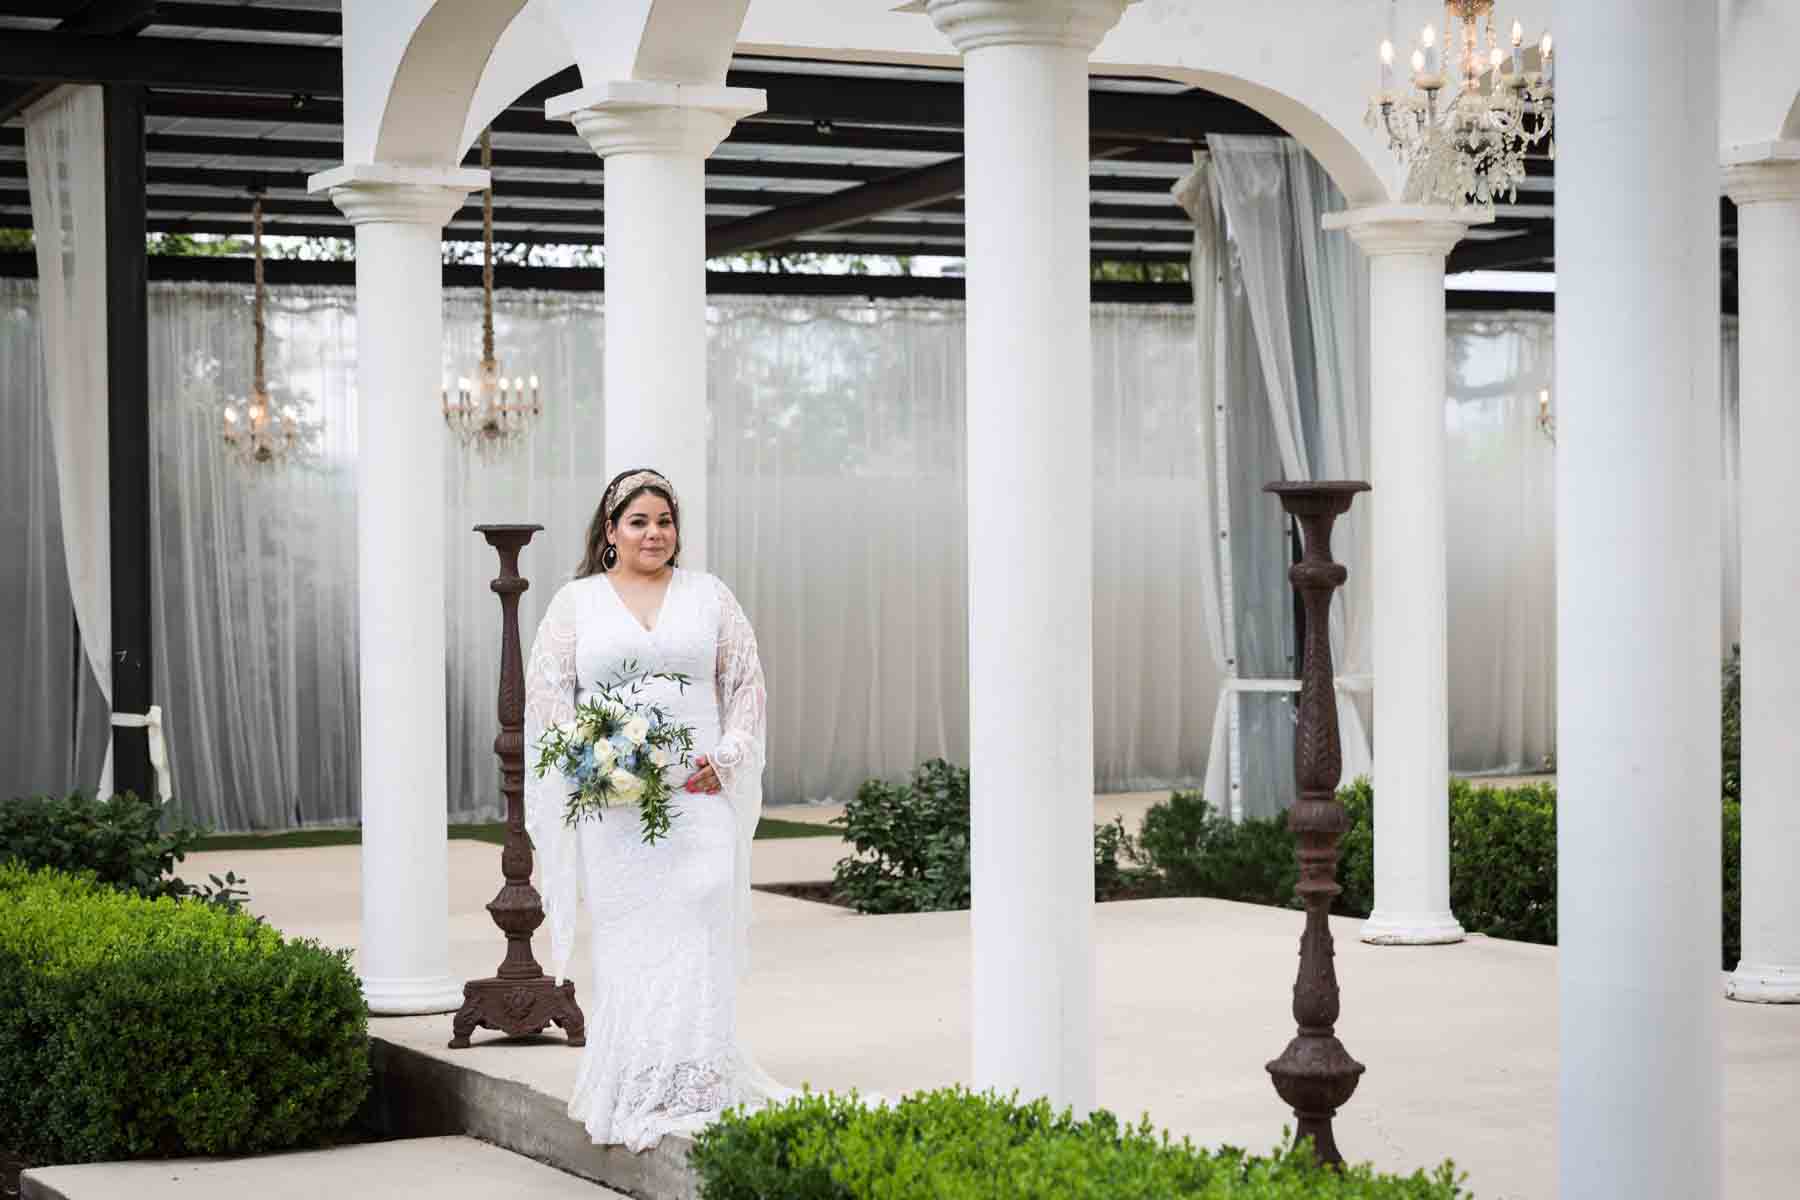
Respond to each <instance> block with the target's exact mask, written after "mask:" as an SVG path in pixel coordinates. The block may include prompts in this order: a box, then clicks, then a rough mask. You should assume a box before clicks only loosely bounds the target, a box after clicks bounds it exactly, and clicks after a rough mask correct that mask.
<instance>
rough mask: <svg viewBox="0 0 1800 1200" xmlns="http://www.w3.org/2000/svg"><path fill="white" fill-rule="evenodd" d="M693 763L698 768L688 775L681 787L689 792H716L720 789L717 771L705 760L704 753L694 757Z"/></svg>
mask: <svg viewBox="0 0 1800 1200" xmlns="http://www.w3.org/2000/svg"><path fill="white" fill-rule="evenodd" d="M694 765H695V766H696V767H698V768H700V769H699V770H697V771H695V772H694V773H693V774H692V775H690V776H688V781H687V782H686V783H684V784H682V785H681V786H682V789H683V790H684V791H689V792H709V793H716V792H718V791H719V790H720V786H719V773H718V772H717V771H715V770H713V765H712V763H711V762H709V761H707V757H706V755H704V754H702V755H701V756H700V757H698V758H696V759H695V760H694Z"/></svg>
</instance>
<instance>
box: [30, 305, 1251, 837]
mask: <svg viewBox="0 0 1800 1200" xmlns="http://www.w3.org/2000/svg"><path fill="white" fill-rule="evenodd" d="M35 291H36V289H35V287H34V285H32V284H30V283H26V282H20V283H18V284H15V285H11V288H10V293H9V294H10V295H11V297H12V298H13V299H14V300H15V302H16V303H18V304H19V305H20V306H21V307H26V308H28V307H30V304H31V300H32V298H33V296H34V295H35ZM150 300H151V303H150V339H151V374H152V388H151V403H152V406H153V412H152V441H153V446H154V454H155V457H154V460H153V464H152V486H153V488H154V491H155V495H156V497H157V500H156V508H155V510H154V512H153V517H152V536H153V538H154V540H155V552H156V558H157V562H158V565H159V567H160V571H159V575H158V583H157V589H156V597H155V611H154V614H153V633H154V639H155V641H154V646H153V652H154V654H155V655H156V661H157V671H158V678H159V680H160V681H161V682H160V683H159V691H160V692H162V694H163V695H164V696H165V697H166V698H167V707H168V708H169V710H170V727H171V728H172V729H173V730H174V731H175V737H174V738H173V739H172V745H171V753H172V757H173V769H174V774H175V778H176V780H177V782H178V784H179V788H178V795H177V803H178V805H179V806H180V807H181V808H182V809H183V810H184V811H185V812H186V813H188V814H189V815H191V816H193V817H196V818H198V819H200V820H204V821H206V822H209V823H211V824H213V825H215V826H217V827H219V828H223V829H269V828H288V827H293V826H297V825H321V824H347V823H352V822H354V821H355V820H356V817H357V812H358V801H357V795H356V788H357V767H356V764H357V756H358V754H359V749H360V748H359V746H358V742H357V737H358V734H357V730H358V718H357V711H356V703H357V697H356V685H355V679H356V605H355V599H354V598H355V586H356V580H355V574H356V560H355V537H356V533H355V496H354V491H353V478H354V471H353V463H354V456H355V454H356V446H355V442H354V430H355V420H354V415H355V404H356V396H355V393H354V379H355V371H354V367H355V362H354V357H355V344H356V339H355V330H354V319H355V311H354V305H353V300H352V294H351V292H350V291H349V289H343V288H287V287H284V288H273V289H271V290H270V302H269V316H268V325H269V350H268V353H269V377H270V381H271V386H272V388H273V390H274V391H275V392H276V395H277V398H278V399H279V400H280V401H282V402H284V403H294V404H296V405H298V406H302V407H310V408H311V409H313V410H315V411H316V412H317V413H318V415H319V417H320V419H321V422H322V425H323V430H324V433H323V439H322V441H321V443H320V444H319V446H318V447H317V450H316V452H314V453H313V454H311V455H309V456H307V458H306V459H305V460H304V461H302V462H300V463H298V464H294V465H290V466H289V467H286V468H284V469H282V470H277V471H265V470H254V469H247V468H245V467H242V466H240V465H238V464H236V463H234V462H232V461H230V460H229V459H228V458H227V456H226V455H225V454H224V452H223V447H222V443H221V439H220V437H219V429H220V415H219V414H220V409H221V407H222V406H223V405H224V404H225V403H226V402H227V400H229V399H230V398H231V397H232V396H233V395H234V394H237V393H240V392H241V391H242V388H243V384H244V381H245V380H246V379H248V377H249V373H250V363H249V353H250V328H251V325H250V289H249V288H248V287H243V286H230V285H194V284H182V285H158V286H156V287H154V288H153V289H152V291H151V297H150ZM479 311H480V310H479V299H478V294H476V293H451V294H449V296H448V297H447V312H446V322H445V327H446V355H445V358H446V362H445V369H446V372H447V373H449V374H451V375H454V374H456V373H458V372H466V370H467V369H468V367H469V364H470V363H472V362H473V360H474V356H475V355H476V353H477V352H478V351H477V345H478V344H477V337H478V322H479ZM602 311H603V304H602V298H601V297H599V296H582V295H567V294H563V295H529V294H503V295H502V296H501V297H500V304H499V306H498V312H497V322H498V332H499V339H500V345H501V356H502V360H503V365H504V366H505V368H506V369H507V370H508V371H509V372H517V373H520V374H524V373H528V372H535V373H536V374H538V375H539V377H540V378H541V379H542V380H543V382H544V393H545V411H544V415H543V417H542V418H541V420H540V421H539V423H538V424H537V426H536V428H535V430H534V431H533V433H532V435H531V437H530V438H529V439H528V441H527V442H526V444H525V445H524V446H522V447H521V448H520V450H519V452H518V453H516V454H515V455H513V456H511V457H507V458H503V459H501V460H498V461H493V462H489V461H484V460H481V459H478V458H475V457H473V456H471V455H470V454H468V453H467V452H465V451H463V450H461V449H459V448H457V447H455V446H454V445H453V444H451V443H450V442H449V440H448V435H446V438H445V440H444V441H443V442H439V443H434V444H431V445H424V446H421V447H419V452H420V453H441V454H447V455H450V456H451V458H450V470H449V472H448V480H447V485H446V491H445V495H444V496H442V497H421V498H420V504H419V519H420V520H421V521H430V520H441V521H444V522H445V525H446V529H447V533H448V537H449V546H450V554H451V556H452V561H451V568H450V580H451V591H450V602H449V606H448V611H447V612H446V613H445V615H444V620H445V621H446V622H447V623H448V624H447V629H448V635H449V637H448V643H449V646H450V655H449V660H448V662H447V663H446V666H445V670H446V671H447V673H448V680H449V694H450V701H449V712H448V720H449V723H450V751H449V753H450V786H451V795H450V797H449V801H448V807H449V811H450V813H451V816H452V817H453V818H455V819H469V818H477V817H490V816H493V815H496V814H497V813H498V811H499V794H498V777H497V767H496V763H495V760H494V756H493V748H492V747H493V735H494V721H495V713H494V706H495V691H496V685H497V670H498V652H499V637H498V634H499V604H498V601H497V600H496V598H495V597H494V595H493V593H492V592H491V591H490V590H489V587H488V583H489V581H490V580H491V579H492V578H493V575H494V572H495V569H496V559H495V556H494V554H493V551H492V550H491V549H490V548H489V547H488V546H487V545H486V543H485V542H484V541H483V540H482V539H481V538H480V536H479V535H477V534H476V533H474V532H473V529H472V527H473V526H475V525H476V524H480V523H488V522H517V521H524V522H535V523H539V524H542V525H544V526H546V528H545V530H544V531H543V532H542V533H540V534H538V535H537V537H536V539H535V540H534V541H533V543H532V545H531V546H530V547H529V548H528V549H527V550H526V551H525V554H524V556H523V558H522V560H521V567H522V569H523V570H524V572H525V573H526V575H527V576H528V577H529V578H530V579H531V580H532V588H531V590H530V591H529V592H527V593H526V594H525V596H524V599H523V603H522V604H521V621H522V624H523V625H524V627H525V629H526V631H527V635H529V632H530V630H531V629H533V628H535V625H536V622H537V620H538V618H539V616H540V615H541V613H542V611H543V608H544V606H545V605H546V604H547V603H548V601H549V598H550V596H551V595H552V594H553V593H554V591H555V590H556V587H557V586H558V585H559V584H560V583H561V582H562V581H564V580H566V579H567V578H568V577H569V576H570V575H571V574H572V572H573V570H574V567H575V564H576V562H577V560H578V559H579V557H580V552H581V546H582V539H583V535H584V534H585V531H586V526H587V522H588V520H589V518H590V516H591V515H592V511H593V505H594V504H595V503H596V502H597V500H598V497H599V494H600V491H601V490H602V488H603V487H604V484H605V479H604V477H603V473H602V468H601V464H603V463H604V461H605V458H604V453H603V446H602V441H601V439H602V436H603V431H602V428H601V414H602V412H603V404H602V398H601V394H600V381H601V353H602V346H603V342H602V337H603V331H602V327H601V315H602ZM711 320H712V328H713V334H712V351H711V353H712V355H713V369H712V375H713V379H714V387H713V396H712V446H713V462H712V467H711V470H712V473H713V479H712V502H711V503H712V512H711V519H712V522H713V528H714V530H715V534H714V545H715V547H716V551H715V558H714V563H713V569H714V570H715V571H717V573H718V574H720V575H721V576H722V577H723V578H725V579H726V581H727V582H728V583H730V584H731V586H732V587H733V588H734V589H735V590H736V591H737V593H738V595H739V597H740V599H741V600H742V601H743V603H744V604H745V607H746V609H747V610H748V611H749V614H750V616H751V618H752V620H753V621H754V622H755V623H756V625H757V629H758V633H759V635H760V637H761V640H762V652H763V658H764V664H765V668H766V670H767V673H768V677H769V684H770V695H771V701H772V707H771V721H770V725H771V738H772V747H773V749H772V750H771V767H770V774H769V777H768V780H767V786H768V790H769V794H770V795H771V797H774V798H779V799H783V800H802V799H810V800H822V799H826V798H837V799H842V798H844V797H845V796H847V795H848V794H849V793H850V792H851V791H853V790H854V788H855V787H856V786H857V785H858V784H860V783H861V782H862V781H863V780H864V779H865V778H867V777H869V776H872V775H887V776H894V775H900V774H903V773H905V772H907V771H909V770H910V769H911V768H912V767H913V766H914V765H915V764H916V763H917V762H918V761H919V760H921V759H923V758H926V757H930V756H933V755H945V756H948V757H951V758H954V759H961V760H965V761H966V757H967V717H968V712H967V696H966V678H967V616H966V597H965V594H964V587H965V578H966V572H965V564H966V561H967V554H969V553H980V552H981V550H982V548H981V547H980V545H979V544H977V545H975V546H973V547H970V546H969V545H968V544H967V531H966V529H965V522H964V518H963V495H964V492H963V487H964V472H963V466H962V464H963V461H964V431H963V355H962V348H963V345H962V344H963V333H964V330H963V312H962V307H961V306H960V305H957V304H865V303H848V302H842V301H835V300H799V301H794V300H736V299H733V300H723V299H722V300H719V301H717V302H715V303H714V304H713V306H712V314H711ZM1191 320H1192V318H1191V314H1190V312H1189V310H1188V309H1187V308H1186V307H1185V306H1179V307H1173V306H1172V307H1129V306H1128V307H1103V308H1100V309H1098V310H1096V313H1095V319H1094V330H1095V348H1096V353H1095V372H1096V404H1095V424H1094V429H1093V430H1092V431H1091V435H1092V436H1094V437H1095V439H1096V444H1097V448H1098V452H1097V456H1096V459H1097V461H1096V472H1097V482H1098V488H1097V497H1096V522H1097V526H1098V528H1099V529H1101V530H1102V531H1103V533H1104V534H1105V535H1106V536H1103V537H1102V538H1099V539H1097V550H1096V567H1097V569H1098V579H1099V582H1098V585H1097V595H1096V614H1097V617H1096V623H1097V626H1098V628H1097V630H1096V641H1095V647H1096V664H1095V665H1096V677H1097V689H1096V694H1097V695H1098V696H1099V698H1100V703H1099V705H1098V708H1099V715H1098V716H1097V719H1096V727H1097V734H1098V747H1097V750H1098V752H1097V754H1096V773H1097V781H1098V783H1099V785H1100V786H1102V787H1109V788H1124V787H1140V786H1144V787H1148V786H1163V785H1166V784H1171V783H1181V784H1188V783H1192V782H1194V781H1197V780H1198V779H1199V778H1200V776H1201V773H1202V771H1203V770H1204V765H1205V761H1206V750H1207V747H1206V730H1207V725H1206V715H1207V714H1208V713H1209V712H1210V709H1211V703H1212V697H1213V695H1214V692H1215V690H1216V687H1217V678H1218V673H1217V670H1216V669H1215V668H1214V666H1213V665H1212V662H1211V658H1210V655H1209V653H1208V651H1207V648H1206V633H1205V628H1204V625H1203V607H1202V605H1201V604H1200V602H1199V600H1198V597H1197V590H1198V588H1199V586H1200V583H1199V579H1200V569H1201V568H1200V558H1199V553H1200V550H1201V549H1203V548H1205V547H1206V542H1205V540H1204V538H1203V537H1202V536H1201V535H1202V533H1203V532H1204V530H1203V521H1204V518H1203V515H1202V513H1201V510H1200V508H1199V507H1198V506H1197V505H1196V497H1197V495H1198V494H1199V493H1198V490H1197V484H1196V480H1197V470H1198V467H1197V455H1198V445H1199V441H1200V435H1199V433H1198V432H1197V426H1196V425H1195V423H1194V421H1193V420H1192V414H1191V412H1190V411H1189V405H1190V398H1191V396H1192V394H1193V391H1194V388H1195V386H1196V375H1197V370H1198V366H1197V363H1198V356H1197V353H1196V350H1195V346H1194V343H1193V339H1192V336H1191ZM0 349H3V350H4V351H5V353H6V354H7V356H8V357H7V358H6V359H5V360H0V368H11V366H12V364H13V363H14V362H15V361H16V357H17V356H18V355H20V354H26V355H35V354H36V353H37V352H38V346H37V339H36V337H35V335H34V334H33V333H32V332H31V327H30V326H28V325H15V326H10V327H9V329H8V331H7V337H6V339H5V340H4V341H0ZM7 396H8V400H7V403H8V406H9V411H11V407H12V406H13V405H14V404H15V403H25V402H29V401H30V399H31V397H30V394H29V391H28V389H22V388H20V387H18V386H16V385H13V384H9V385H8V387H7ZM12 451H13V447H10V446H9V447H8V457H7V461H8V462H11V461H13V458H12V456H11V455H12ZM19 461H20V463H21V465H23V464H25V463H26V462H28V461H29V460H28V459H26V458H24V457H21V458H20V460H19ZM37 461H38V462H39V464H40V466H41V465H42V462H43V456H41V455H40V457H39V459H38V460H37ZM10 478H11V476H10V474H9V479H10ZM678 482H679V481H678ZM40 490H41V492H42V495H43V496H44V497H48V496H49V495H50V492H49V490H48V487H47V485H45V486H41V487H40ZM9 528H10V527H9ZM19 535H20V537H21V539H28V538H29V537H37V538H40V539H41V540H42V546H43V549H44V551H45V552H46V553H48V552H50V551H51V550H52V549H54V548H57V547H60V545H61V543H62V531H61V526H60V522H59V521H54V520H44V519H41V517H40V518H33V519H31V520H29V521H27V522H25V523H23V524H22V525H21V528H20V530H19ZM27 544H28V543H27ZM1146 546H1151V547H1155V550H1154V552H1146V550H1145V547H1146ZM30 561H31V562H33V563H35V562H37V561H38V560H36V559H31V560H30ZM29 571H30V578H28V579H27V580H25V583H26V584H31V585H33V586H39V587H42V585H43V581H44V576H45V569H44V568H43V567H41V566H31V567H29ZM34 581H35V582H34ZM8 586H9V587H11V586H14V580H13V578H12V577H11V576H9V577H8ZM45 594H46V596H47V597H48V598H47V599H46V600H45V601H44V603H43V604H41V605H40V606H39V610H37V611H38V612H39V614H40V615H37V616H33V617H31V619H30V620H29V622H27V623H28V624H29V625H31V626H32V627H33V628H34V629H42V630H44V631H46V632H47V633H48V632H54V630H55V628H56V627H57V617H56V613H55V611H54V610H55V609H57V608H58V607H59V606H60V608H61V610H62V612H63V613H64V617H63V620H62V624H63V626H65V627H66V626H67V623H68V622H67V618H66V613H67V601H66V598H65V599H64V600H61V601H58V600H56V599H55V597H54V596H51V595H49V589H45ZM64 594H65V597H66V593H64ZM422 616H423V617H426V618H427V619H429V614H422ZM69 636H70V635H68V634H66V633H65V634H64V638H65V640H64V642H63V643H62V646H63V647H64V649H66V650H68V651H69V652H70V653H72V652H73V646H72V643H71V642H70V641H68V640H67V639H68V637H69ZM21 644H22V645H24V644H29V645H33V646H38V647H45V648H46V649H45V650H44V653H45V655H46V656H47V657H46V660H45V661H46V662H49V661H50V660H49V657H48V656H50V655H54V654H55V653H57V651H56V650H54V649H49V647H52V646H53V642H52V641H50V640H40V641H29V642H22V643H21ZM53 666H54V664H53V663H51V664H50V665H49V666H47V667H46V668H45V669H44V672H43V673H44V674H51V673H53ZM53 686H54V681H49V682H46V684H45V690H44V691H39V690H38V688H37V687H36V686H35V685H33V687H32V690H31V691H29V692H25V693H23V694H22V698H23V697H30V698H32V699H33V700H35V698H36V697H37V696H39V695H43V694H49V690H50V689H51V688H52V687H53ZM62 695H63V696H64V697H66V696H67V689H66V688H65V690H64V692H63V693H62ZM62 702H63V701H61V700H59V701H58V702H57V703H58V704H59V705H60V704H61V703H62ZM9 736H10V735H9ZM34 786H35V785H34Z"/></svg>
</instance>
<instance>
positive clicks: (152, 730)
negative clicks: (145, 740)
mask: <svg viewBox="0 0 1800 1200" xmlns="http://www.w3.org/2000/svg"><path fill="white" fill-rule="evenodd" d="M112 723H113V724H114V725H115V726H117V727H118V728H120V729H142V730H143V731H144V732H145V733H146V734H147V735H148V736H149V739H150V766H151V768H152V769H154V770H155V771H156V794H157V796H158V797H160V798H161V800H162V802H163V803H164V804H167V803H168V802H169V798H170V796H171V795H172V791H171V784H172V782H173V781H172V780H171V779H170V778H169V746H168V743H167V742H165V741H164V740H163V715H162V706H161V705H160V704H152V705H151V706H150V711H149V712H146V713H122V712H116V713H114V714H113V715H112Z"/></svg>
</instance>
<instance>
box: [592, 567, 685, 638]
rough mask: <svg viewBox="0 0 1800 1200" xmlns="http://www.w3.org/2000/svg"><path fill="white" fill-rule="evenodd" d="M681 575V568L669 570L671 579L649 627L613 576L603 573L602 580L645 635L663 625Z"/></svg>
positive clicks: (664, 588) (666, 582) (651, 615)
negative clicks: (616, 584)
mask: <svg viewBox="0 0 1800 1200" xmlns="http://www.w3.org/2000/svg"><path fill="white" fill-rule="evenodd" d="M680 574H681V568H680V567H670V568H669V578H668V579H667V580H666V581H665V582H664V583H663V589H662V598H661V599H660V600H658V601H657V602H656V611H655V612H654V613H651V614H650V623H649V624H648V625H646V624H644V621H643V618H641V617H639V616H638V615H637V611H636V610H635V609H633V608H632V607H631V605H630V603H629V602H627V601H626V599H625V596H624V593H622V592H620V591H619V589H618V588H617V587H616V586H615V585H614V584H613V580H612V574H611V573H610V572H601V575H600V578H601V580H602V581H604V582H605V584H606V590H607V591H609V592H611V593H612V597H613V599H614V600H616V601H618V604H619V608H620V610H621V611H623V612H624V614H625V615H626V616H627V617H628V618H630V620H631V623H632V624H633V625H636V626H637V627H638V628H639V629H641V630H643V631H644V632H645V633H655V632H656V631H657V629H658V627H660V626H661V625H662V615H663V612H664V610H666V609H667V608H668V607H669V593H670V592H671V591H673V590H674V588H675V579H676V577H677V576H678V575H680Z"/></svg>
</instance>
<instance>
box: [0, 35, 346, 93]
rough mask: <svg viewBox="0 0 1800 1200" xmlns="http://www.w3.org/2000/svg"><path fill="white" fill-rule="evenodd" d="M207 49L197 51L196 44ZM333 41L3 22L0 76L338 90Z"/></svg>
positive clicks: (338, 59) (339, 65)
mask: <svg viewBox="0 0 1800 1200" xmlns="http://www.w3.org/2000/svg"><path fill="white" fill-rule="evenodd" d="M202 46H203V47H204V48H205V53H197V52H196V50H197V48H199V47H202ZM341 77H342V54H341V52H340V51H338V50H336V49H327V48H323V47H315V46H289V45H283V44H281V43H278V42H195V41H193V40H191V39H188V38H138V37H117V36H95V35H92V34H85V33H83V34H70V33H62V32H35V31H31V30H23V29H9V30H7V31H6V37H5V38H0V78H7V79H21V80H28V81H30V82H33V83H51V84H61V83H130V84H136V85H139V86H141V87H188V88H205V89H208V90H211V91H228V92H269V91H282V92H286V91H294V92H306V93H311V94H313V95H327V96H335V95H338V94H339V93H340V88H341V87H342V83H341Z"/></svg>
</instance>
